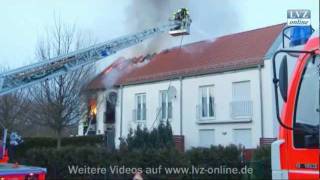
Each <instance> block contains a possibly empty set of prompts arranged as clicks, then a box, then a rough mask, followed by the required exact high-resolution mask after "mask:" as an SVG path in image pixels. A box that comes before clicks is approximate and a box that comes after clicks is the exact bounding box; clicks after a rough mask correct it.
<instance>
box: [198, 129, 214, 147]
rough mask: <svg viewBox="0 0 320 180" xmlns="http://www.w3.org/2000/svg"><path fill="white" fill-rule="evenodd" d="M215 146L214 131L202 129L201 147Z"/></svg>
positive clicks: (200, 136) (200, 131) (200, 134)
mask: <svg viewBox="0 0 320 180" xmlns="http://www.w3.org/2000/svg"><path fill="white" fill-rule="evenodd" d="M211 145H214V130H213V129H200V130H199V147H210V146H211Z"/></svg>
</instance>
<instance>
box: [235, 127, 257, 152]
mask: <svg viewBox="0 0 320 180" xmlns="http://www.w3.org/2000/svg"><path fill="white" fill-rule="evenodd" d="M241 130H249V131H250V139H249V140H250V142H249V143H250V145H249V147H245V148H246V149H252V148H253V146H254V145H253V141H252V140H253V134H252V133H253V132H252V128H235V129H233V130H232V138H233V142H235V141H236V137H235V131H241ZM236 145H239V144H236ZM241 145H242V146H244V145H243V144H241Z"/></svg>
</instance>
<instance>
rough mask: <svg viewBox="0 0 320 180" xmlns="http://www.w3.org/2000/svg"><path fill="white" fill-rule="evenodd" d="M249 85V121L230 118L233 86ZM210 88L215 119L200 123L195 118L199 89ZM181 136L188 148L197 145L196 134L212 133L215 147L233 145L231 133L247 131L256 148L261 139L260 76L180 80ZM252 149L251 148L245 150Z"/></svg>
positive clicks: (247, 72)
mask: <svg viewBox="0 0 320 180" xmlns="http://www.w3.org/2000/svg"><path fill="white" fill-rule="evenodd" d="M240 81H250V88H251V100H252V102H253V115H252V118H244V119H236V118H233V117H231V108H230V103H231V102H232V83H233V82H240ZM206 85H213V86H214V97H215V106H216V108H215V112H216V117H215V118H214V119H213V120H212V121H208V122H205V123H204V122H202V121H199V120H197V118H196V105H197V104H199V95H198V93H199V92H198V89H199V87H200V86H206ZM183 104H184V108H183V122H184V123H183V124H184V126H183V132H184V134H185V136H186V138H185V145H186V147H187V148H190V147H193V146H198V145H199V130H201V129H214V137H213V138H214V140H213V142H214V144H216V145H217V144H222V145H228V144H230V143H234V142H235V139H234V136H233V130H235V129H250V130H251V133H252V138H251V144H252V147H255V146H256V145H258V143H259V138H260V137H261V119H260V97H259V76H258V70H257V69H248V70H241V71H234V72H227V73H222V74H215V75H209V76H201V77H193V78H186V79H184V80H183ZM248 148H251V147H248Z"/></svg>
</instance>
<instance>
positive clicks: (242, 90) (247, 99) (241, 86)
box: [231, 81, 252, 118]
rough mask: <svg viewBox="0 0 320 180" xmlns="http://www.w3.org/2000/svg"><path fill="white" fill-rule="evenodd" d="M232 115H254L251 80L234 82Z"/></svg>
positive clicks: (236, 116)
mask: <svg viewBox="0 0 320 180" xmlns="http://www.w3.org/2000/svg"><path fill="white" fill-rule="evenodd" d="M231 116H232V117H234V118H239V117H240V118H241V117H251V116H252V101H251V89H250V81H242V82H234V83H232V102H231Z"/></svg>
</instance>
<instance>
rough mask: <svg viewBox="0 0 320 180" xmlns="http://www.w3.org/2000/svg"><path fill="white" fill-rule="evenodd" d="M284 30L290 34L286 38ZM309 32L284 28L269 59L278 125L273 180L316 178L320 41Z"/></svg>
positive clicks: (274, 150)
mask: <svg viewBox="0 0 320 180" xmlns="http://www.w3.org/2000/svg"><path fill="white" fill-rule="evenodd" d="M286 31H290V35H289V36H287V35H286ZM312 32H313V30H312V28H311V26H310V27H309V26H305V27H301V26H300V27H299V26H292V27H286V28H285V29H284V30H283V33H282V34H283V37H282V39H283V43H282V44H283V48H282V49H280V50H278V51H277V52H275V54H274V57H273V76H274V78H273V82H274V90H275V91H274V93H275V103H276V104H275V105H276V114H277V119H278V121H279V124H280V127H279V137H278V140H277V141H275V142H274V143H273V144H272V178H273V179H320V177H319V171H320V169H319V164H320V163H319V162H320V149H319V147H320V142H319V141H320V139H319V134H320V130H319V122H320V116H319V115H320V96H319V94H320V83H319V81H320V76H319V75H320V50H319V47H320V42H319V35H318V33H317V32H313V34H312ZM311 34H312V35H311ZM285 37H288V38H289V41H290V43H289V44H290V46H291V48H285V47H284V46H285V41H284V39H285ZM296 45H300V47H301V45H302V48H297V47H294V46H296ZM279 59H280V60H281V61H280V62H279V61H278V60H279ZM292 60H294V62H295V66H294V69H293V71H292V74H291V76H290V77H289V76H288V72H289V69H288V62H289V61H292ZM279 65H280V66H279ZM278 94H280V95H281V97H282V98H281V99H278ZM280 101H283V105H282V110H280V105H279V104H280V103H281V102H280Z"/></svg>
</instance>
